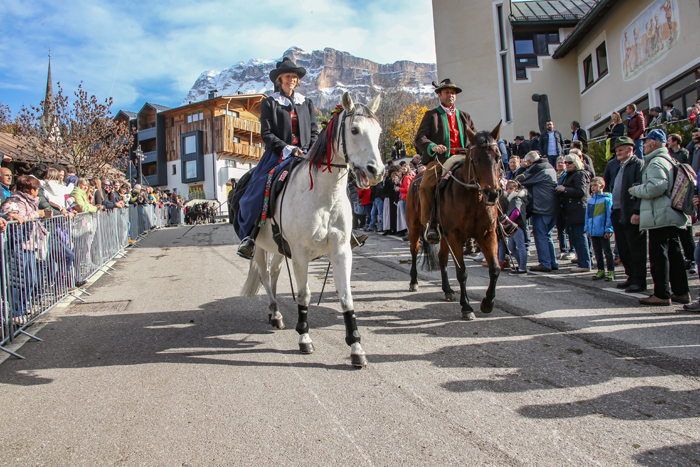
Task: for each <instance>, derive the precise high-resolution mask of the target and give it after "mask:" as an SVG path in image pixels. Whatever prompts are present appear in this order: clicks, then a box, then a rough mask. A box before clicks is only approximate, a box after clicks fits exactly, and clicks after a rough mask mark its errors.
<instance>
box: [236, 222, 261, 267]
mask: <svg viewBox="0 0 700 467" xmlns="http://www.w3.org/2000/svg"><path fill="white" fill-rule="evenodd" d="M258 233H260V227H259V223H258V221H256V222H255V226H254V227H253V230H251V232H250V234H249V235H248V236H247V237H245V238H244V239H243V240H241V243H240V244H239V245H238V251H237V252H236V253H237V254H238V256H240V257H241V258H245V259H253V256H254V255H255V239H256V238H258Z"/></svg>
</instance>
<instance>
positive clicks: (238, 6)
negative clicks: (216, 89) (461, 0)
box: [0, 0, 435, 109]
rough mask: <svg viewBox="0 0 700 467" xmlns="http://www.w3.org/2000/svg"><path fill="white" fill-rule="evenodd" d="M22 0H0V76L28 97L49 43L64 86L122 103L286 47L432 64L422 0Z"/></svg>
mask: <svg viewBox="0 0 700 467" xmlns="http://www.w3.org/2000/svg"><path fill="white" fill-rule="evenodd" d="M26 3H27V2H20V1H17V0H3V1H2V2H1V4H0V32H2V33H3V35H4V39H6V41H3V43H1V44H0V82H3V83H5V85H6V86H4V88H5V89H7V88H8V86H7V85H12V86H15V88H13V89H22V87H23V86H24V87H29V88H32V89H36V90H37V95H39V96H40V97H39V98H38V99H37V100H35V101H33V102H27V103H28V104H29V103H32V104H36V103H38V100H41V98H42V97H43V89H44V86H45V79H46V74H45V73H46V60H47V57H46V55H47V52H48V48H49V47H51V50H52V68H53V73H54V80H55V81H61V82H62V85H63V88H64V90H66V91H68V92H72V91H73V90H74V89H75V88H76V87H77V85H78V84H79V83H80V82H83V86H84V88H85V89H86V90H88V92H90V93H94V94H96V95H97V96H98V97H100V98H102V97H106V96H107V95H109V94H110V92H111V95H112V96H113V97H114V100H115V108H131V109H137V108H140V107H141V106H142V105H143V102H144V101H145V100H150V101H154V102H159V101H161V102H163V103H166V104H167V103H171V104H174V103H177V102H180V101H181V100H182V97H183V96H184V95H185V94H186V93H187V91H188V90H189V88H190V87H191V86H192V84H193V83H194V81H195V80H196V78H197V77H198V76H199V75H200V73H202V72H203V71H205V70H222V69H224V68H228V67H230V66H231V65H233V64H235V63H236V62H239V61H248V60H249V59H251V58H267V59H275V58H279V57H280V56H281V55H282V53H283V52H284V51H285V50H286V49H288V48H289V47H292V46H298V47H301V48H302V49H304V50H307V51H311V50H317V49H323V48H324V47H332V48H336V49H339V50H342V51H346V52H349V53H351V54H353V55H355V56H358V57H362V58H367V59H370V60H373V61H377V62H380V63H392V62H394V61H397V60H412V61H419V62H434V61H435V46H434V37H433V27H432V24H433V22H432V7H431V2H430V0H415V1H409V2H405V1H403V2H398V1H395V0H384V1H348V0H344V1H341V0H298V1H296V2H282V1H279V0H257V1H241V0H236V1H231V0H208V1H199V2H191V1H171V2H168V3H167V4H166V3H165V2H143V1H142V2H135V1H127V2H118V3H115V2H111V1H107V0H71V1H69V2H65V1H61V2H58V1H57V0H45V1H44V2H40V3H35V2H33V4H32V5H31V6H28V5H26ZM2 88H3V86H0V89H2ZM0 100H3V95H2V94H1V93H0Z"/></svg>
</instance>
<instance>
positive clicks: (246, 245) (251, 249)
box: [236, 237, 255, 259]
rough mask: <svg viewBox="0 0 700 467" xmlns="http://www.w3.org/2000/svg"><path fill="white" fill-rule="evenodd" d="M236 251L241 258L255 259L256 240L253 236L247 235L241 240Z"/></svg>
mask: <svg viewBox="0 0 700 467" xmlns="http://www.w3.org/2000/svg"><path fill="white" fill-rule="evenodd" d="M236 253H237V254H238V256H240V257H241V258H245V259H253V255H255V240H253V239H252V238H251V237H246V238H244V239H243V240H241V243H240V244H239V245H238V251H237V252H236Z"/></svg>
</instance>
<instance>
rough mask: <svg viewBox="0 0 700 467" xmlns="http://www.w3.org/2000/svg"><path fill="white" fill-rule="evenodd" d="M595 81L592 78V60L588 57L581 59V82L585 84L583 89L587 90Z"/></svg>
mask: <svg viewBox="0 0 700 467" xmlns="http://www.w3.org/2000/svg"><path fill="white" fill-rule="evenodd" d="M594 81H595V78H593V59H592V58H591V56H590V55H589V56H588V57H586V58H584V59H583V82H584V84H585V87H586V88H587V87H588V86H590V85H591V84H593V82H594Z"/></svg>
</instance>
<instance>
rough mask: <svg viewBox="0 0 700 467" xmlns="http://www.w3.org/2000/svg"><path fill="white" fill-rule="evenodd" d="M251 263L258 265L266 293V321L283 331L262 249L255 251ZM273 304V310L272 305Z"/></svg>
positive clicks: (265, 256) (282, 323)
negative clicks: (267, 302)
mask: <svg viewBox="0 0 700 467" xmlns="http://www.w3.org/2000/svg"><path fill="white" fill-rule="evenodd" d="M253 261H255V263H256V264H257V265H258V277H259V278H260V282H261V283H262V285H263V287H265V292H267V298H268V301H269V305H268V310H269V313H268V315H267V316H268V320H269V322H270V324H271V325H272V326H273V327H275V328H277V329H284V321H283V320H282V314H281V313H280V312H279V311H278V310H277V303H275V298H274V294H273V292H272V287H271V284H270V268H269V266H268V264H267V253H266V252H265V250H263V249H262V248H256V249H255V256H253ZM273 303H274V310H273V306H272V304H273Z"/></svg>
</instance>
